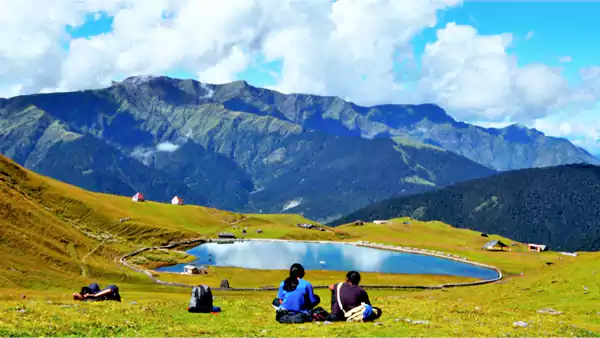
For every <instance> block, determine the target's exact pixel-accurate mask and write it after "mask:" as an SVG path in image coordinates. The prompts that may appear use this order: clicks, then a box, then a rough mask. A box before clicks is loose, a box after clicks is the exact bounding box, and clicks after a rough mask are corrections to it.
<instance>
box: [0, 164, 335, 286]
mask: <svg viewBox="0 0 600 338" xmlns="http://www.w3.org/2000/svg"><path fill="white" fill-rule="evenodd" d="M123 218H129V219H128V220H127V221H124V222H120V219H123ZM234 222H235V224H237V225H238V226H241V227H243V226H248V228H249V234H248V236H249V237H265V236H266V237H270V238H295V237H297V236H298V235H297V233H298V232H302V229H297V228H296V227H294V226H293V225H294V224H296V223H308V222H310V221H309V220H306V219H304V218H302V217H300V216H295V215H278V216H270V215H246V216H245V215H240V214H233V213H229V212H224V211H219V210H216V209H210V208H204V207H197V206H174V205H170V204H161V203H154V202H145V203H134V202H132V201H131V200H130V199H129V198H125V197H118V196H111V195H105V194H97V193H91V192H88V191H85V190H82V189H80V188H76V187H73V186H69V185H67V184H64V183H62V182H58V181H54V180H52V179H49V178H46V177H43V176H40V175H37V174H35V173H32V172H30V171H28V170H26V169H24V168H22V167H20V166H19V165H16V164H15V163H13V162H12V161H10V160H9V159H7V158H6V157H3V156H2V155H0V255H2V257H3V259H2V260H1V261H0V270H2V276H1V278H0V288H7V287H9V288H10V287H15V286H18V287H26V288H46V287H48V288H55V287H56V286H57V285H60V284H64V283H68V284H81V283H84V281H85V280H89V279H90V278H94V279H101V280H103V279H116V280H122V281H128V280H131V279H136V278H145V277H141V276H138V275H136V274H132V273H131V272H130V271H128V270H126V269H124V268H122V267H120V266H119V265H118V264H117V263H115V261H114V260H115V259H116V258H117V257H119V256H120V255H122V254H124V253H126V252H129V251H133V250H134V249H136V248H139V247H141V246H143V245H164V244H168V243H170V242H172V241H176V240H181V239H188V238H199V237H216V233H217V232H220V231H224V230H226V231H232V227H233V225H232V224H233V223H234ZM257 228H260V229H261V230H263V233H262V234H256V233H255V231H252V230H253V229H257ZM307 236H309V237H308V238H311V237H310V236H312V238H313V239H333V238H336V234H335V233H332V232H319V231H312V232H310V234H308V235H307Z"/></svg>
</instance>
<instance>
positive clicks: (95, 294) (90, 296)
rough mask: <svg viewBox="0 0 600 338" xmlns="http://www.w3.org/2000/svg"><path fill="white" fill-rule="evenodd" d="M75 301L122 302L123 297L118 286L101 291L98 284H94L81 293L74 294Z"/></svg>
mask: <svg viewBox="0 0 600 338" xmlns="http://www.w3.org/2000/svg"><path fill="white" fill-rule="evenodd" d="M73 299H74V300H83V301H102V300H114V301H117V302H120V301H121V295H120V294H119V288H118V287H117V286H116V285H109V286H107V287H106V288H104V290H100V286H99V285H98V283H92V284H90V285H89V286H84V287H83V288H81V291H80V292H74V293H73Z"/></svg>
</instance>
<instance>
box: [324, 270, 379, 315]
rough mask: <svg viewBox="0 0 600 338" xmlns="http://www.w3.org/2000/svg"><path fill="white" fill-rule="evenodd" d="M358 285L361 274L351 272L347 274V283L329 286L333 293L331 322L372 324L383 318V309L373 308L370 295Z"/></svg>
mask: <svg viewBox="0 0 600 338" xmlns="http://www.w3.org/2000/svg"><path fill="white" fill-rule="evenodd" d="M358 283H360V273H358V272H357V271H350V272H348V273H347V274H346V281H345V282H340V283H336V284H333V285H330V286H329V290H331V291H332V295H331V315H330V316H329V318H328V320H329V321H332V322H333V321H363V322H370V321H374V320H376V319H377V318H379V317H381V309H379V308H376V307H373V306H371V302H370V301H369V295H367V292H366V291H365V290H364V289H363V288H361V287H360V286H358ZM340 303H341V306H340Z"/></svg>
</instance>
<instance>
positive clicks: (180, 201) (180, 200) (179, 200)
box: [171, 196, 183, 205]
mask: <svg viewBox="0 0 600 338" xmlns="http://www.w3.org/2000/svg"><path fill="white" fill-rule="evenodd" d="M171 204H176V205H183V198H181V197H179V196H175V197H173V199H172V200H171Z"/></svg>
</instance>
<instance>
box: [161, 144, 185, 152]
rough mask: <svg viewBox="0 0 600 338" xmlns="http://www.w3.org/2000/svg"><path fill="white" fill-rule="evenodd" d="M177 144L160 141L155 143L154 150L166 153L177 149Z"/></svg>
mask: <svg viewBox="0 0 600 338" xmlns="http://www.w3.org/2000/svg"><path fill="white" fill-rule="evenodd" d="M179 147H180V146H179V145H177V144H174V143H171V142H162V143H159V144H157V145H156V151H164V152H167V153H172V152H174V151H177V149H179Z"/></svg>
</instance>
